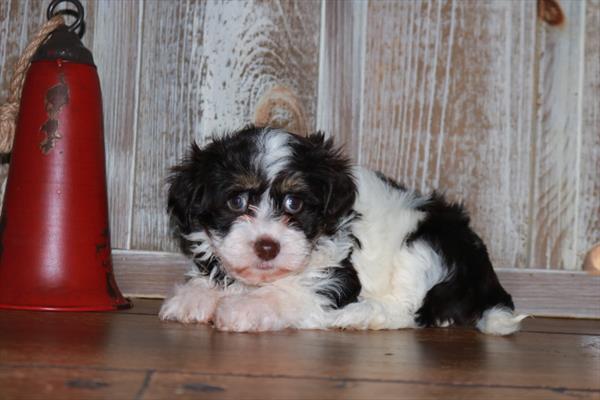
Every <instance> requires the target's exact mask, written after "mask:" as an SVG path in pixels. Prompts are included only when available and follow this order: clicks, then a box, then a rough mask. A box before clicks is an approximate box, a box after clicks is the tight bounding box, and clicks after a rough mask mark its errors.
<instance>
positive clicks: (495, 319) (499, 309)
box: [476, 305, 529, 336]
mask: <svg viewBox="0 0 600 400" xmlns="http://www.w3.org/2000/svg"><path fill="white" fill-rule="evenodd" d="M527 317H529V315H526V314H519V315H515V313H514V312H513V310H511V309H510V308H508V307H505V306H501V305H498V306H495V307H492V308H488V309H487V310H485V311H484V312H483V315H482V316H481V318H480V319H479V321H477V324H476V326H477V329H479V330H480V331H481V332H483V333H487V334H488V335H498V336H503V335H510V334H511V333H514V332H516V331H518V330H519V329H520V328H521V321H522V320H524V319H525V318H527Z"/></svg>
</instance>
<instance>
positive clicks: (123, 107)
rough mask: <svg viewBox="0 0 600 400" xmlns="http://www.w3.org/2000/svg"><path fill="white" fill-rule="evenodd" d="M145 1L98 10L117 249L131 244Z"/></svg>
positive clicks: (97, 52) (96, 49) (103, 4)
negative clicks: (142, 25) (141, 10)
mask: <svg viewBox="0 0 600 400" xmlns="http://www.w3.org/2000/svg"><path fill="white" fill-rule="evenodd" d="M141 5H142V3H141V2H137V1H131V0H127V1H99V2H97V3H96V7H95V9H94V12H95V19H94V22H95V24H94V31H93V36H94V41H93V45H92V51H93V53H94V58H95V61H96V65H97V66H98V75H99V76H100V83H101V85H102V97H103V102H104V136H105V143H106V169H107V171H106V172H107V183H108V205H109V209H110V227H111V242H112V246H113V247H117V248H129V240H130V234H131V228H130V224H131V215H132V213H133V211H132V204H133V200H132V199H133V182H134V175H133V171H134V168H133V167H134V162H135V135H136V116H135V115H136V112H137V101H138V97H137V90H138V86H137V84H138V80H137V77H138V74H139V70H138V68H137V66H138V54H139V49H138V46H139V43H138V35H139V28H140V27H139V13H140V9H141ZM90 30H91V29H90ZM88 33H92V32H88Z"/></svg>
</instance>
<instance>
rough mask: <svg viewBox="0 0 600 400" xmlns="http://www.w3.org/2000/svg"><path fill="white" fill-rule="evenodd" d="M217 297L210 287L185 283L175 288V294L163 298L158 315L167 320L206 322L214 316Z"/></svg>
mask: <svg viewBox="0 0 600 400" xmlns="http://www.w3.org/2000/svg"><path fill="white" fill-rule="evenodd" d="M219 297H220V296H219V294H218V293H217V292H216V291H214V290H212V289H209V288H206V287H202V286H201V285H195V284H190V283H187V284H186V285H184V286H181V287H179V288H177V291H176V294H175V296H173V297H171V298H169V299H167V300H165V302H164V303H163V305H162V306H161V308H160V312H159V314H158V316H159V318H160V319H162V320H169V321H179V322H184V323H192V322H202V323H208V322H210V321H211V320H212V318H213V316H214V313H215V309H216V307H217V302H218V300H219Z"/></svg>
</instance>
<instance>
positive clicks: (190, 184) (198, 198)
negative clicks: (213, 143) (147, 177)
mask: <svg viewBox="0 0 600 400" xmlns="http://www.w3.org/2000/svg"><path fill="white" fill-rule="evenodd" d="M203 158H204V157H203V155H202V150H200V148H199V147H198V145H197V144H196V143H195V142H194V143H192V146H191V149H190V151H189V153H188V154H187V156H186V157H185V158H184V159H183V160H182V161H181V162H180V163H179V164H178V165H176V166H174V167H173V168H171V175H170V176H169V178H168V179H167V182H168V184H169V193H168V201H167V210H168V212H169V215H170V216H171V221H172V223H173V224H174V225H175V228H176V229H177V230H178V231H179V233H181V234H189V233H191V232H193V231H194V230H196V229H197V228H198V226H197V221H195V218H194V216H198V215H199V214H200V213H201V212H202V209H203V207H204V204H203V201H202V199H203V195H204V189H205V181H206V178H205V176H204V174H205V168H204V165H203V164H204V163H203Z"/></svg>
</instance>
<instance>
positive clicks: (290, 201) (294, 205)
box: [283, 194, 303, 214]
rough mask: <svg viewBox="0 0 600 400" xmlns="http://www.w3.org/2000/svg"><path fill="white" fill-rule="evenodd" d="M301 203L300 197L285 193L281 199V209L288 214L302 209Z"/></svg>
mask: <svg viewBox="0 0 600 400" xmlns="http://www.w3.org/2000/svg"><path fill="white" fill-rule="evenodd" d="M302 205H303V202H302V199H300V198H298V197H296V196H294V195H291V194H286V195H285V197H284V199H283V209H284V210H285V212H287V213H288V214H297V213H299V212H300V210H302Z"/></svg>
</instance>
